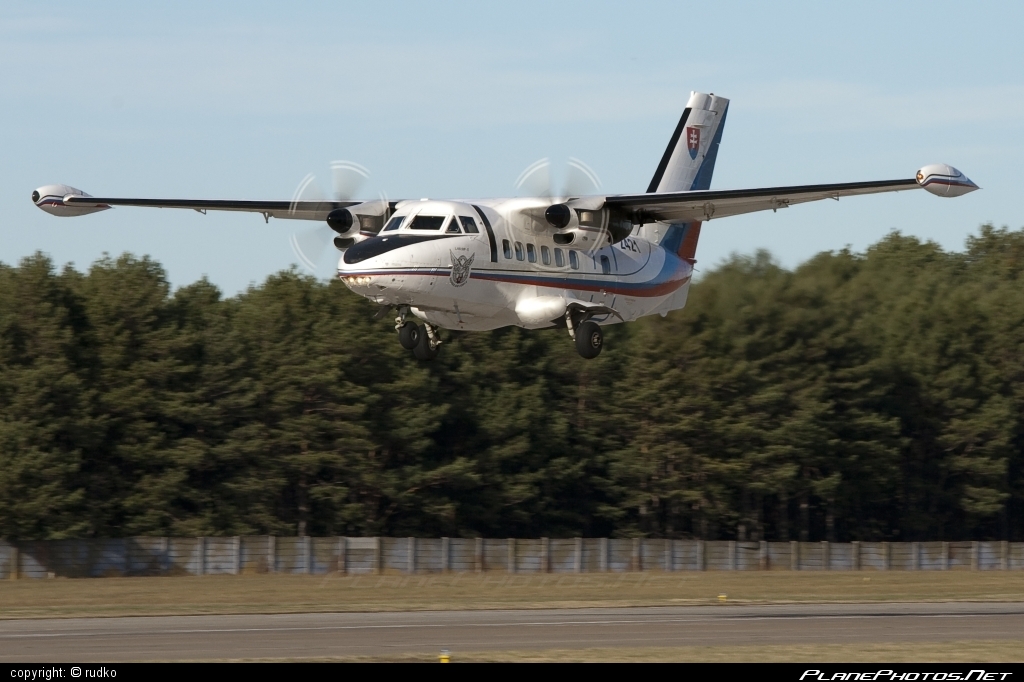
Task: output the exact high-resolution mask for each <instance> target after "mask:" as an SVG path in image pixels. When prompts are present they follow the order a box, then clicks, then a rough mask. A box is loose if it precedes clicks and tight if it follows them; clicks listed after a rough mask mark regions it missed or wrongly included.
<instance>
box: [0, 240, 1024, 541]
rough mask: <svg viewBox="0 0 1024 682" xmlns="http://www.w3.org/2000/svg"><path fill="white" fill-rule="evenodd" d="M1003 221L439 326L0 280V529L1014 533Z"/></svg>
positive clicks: (1009, 244)
mask: <svg viewBox="0 0 1024 682" xmlns="http://www.w3.org/2000/svg"><path fill="white" fill-rule="evenodd" d="M1022 284H1024V231H1009V230H1006V229H994V228H992V227H990V226H986V227H983V228H981V230H980V232H979V233H978V234H977V236H975V237H972V238H970V239H969V240H968V242H967V244H966V246H965V249H964V251H963V252H953V253H951V252H946V251H944V250H942V249H941V248H939V247H938V246H937V245H935V244H933V243H926V242H921V241H919V240H917V239H914V238H909V237H905V236H901V235H899V234H895V233H894V234H891V235H889V236H888V237H887V238H885V239H883V240H882V241H880V242H879V243H878V244H876V245H874V246H872V247H871V248H869V249H868V250H867V251H866V252H864V253H853V252H849V251H840V252H833V253H822V254H820V255H818V256H817V257H815V258H813V259H811V260H810V261H808V262H806V263H804V264H803V265H801V266H800V267H798V268H797V269H796V270H794V271H790V270H786V269H783V268H781V267H780V266H778V265H777V264H776V263H775V262H773V260H772V259H771V257H770V256H769V255H768V254H767V253H759V254H757V255H756V256H753V257H733V258H732V259H731V260H729V261H727V262H725V263H722V264H720V265H718V266H716V267H715V268H714V269H710V270H706V271H705V272H703V273H702V276H701V278H700V280H699V282H697V283H696V284H694V286H693V287H692V289H691V292H690V301H689V304H688V306H687V308H686V309H685V310H682V311H677V312H674V313H671V314H669V315H668V317H667V318H664V319H663V318H661V317H653V318H649V319H644V320H641V321H639V322H636V323H632V324H628V325H616V326H612V327H608V328H607V333H606V344H605V350H604V353H603V354H602V355H601V356H600V357H599V358H598V359H596V360H589V361H588V360H583V359H581V358H579V357H578V356H577V354H576V351H575V349H574V347H573V346H572V344H571V342H570V340H569V338H568V335H567V334H566V333H565V330H564V329H557V330H546V331H532V332H531V331H523V330H520V329H514V328H510V329H503V330H499V331H496V332H491V333H451V332H446V333H445V339H446V343H445V345H444V346H443V348H442V352H441V354H440V356H439V357H438V358H437V360H435V361H434V362H432V363H419V362H417V361H416V360H414V359H413V357H412V354H411V353H410V352H408V351H405V350H403V349H402V348H401V347H400V346H399V344H398V341H397V339H396V335H395V332H394V328H393V322H392V320H391V319H390V318H391V317H392V316H388V317H386V318H385V319H382V320H374V319H373V315H374V313H375V312H376V307H375V306H372V305H371V304H369V303H367V302H366V301H364V300H363V299H361V298H359V297H358V296H356V295H354V294H352V293H350V292H349V291H347V290H346V289H345V287H344V286H342V285H341V284H339V283H338V282H331V283H330V284H327V283H321V282H317V281H316V280H314V279H311V278H309V277H306V276H303V275H301V274H299V273H297V272H294V271H289V272H281V273H279V274H276V275H274V276H272V277H270V278H268V279H267V280H266V282H264V283H263V284H261V285H259V286H255V287H252V288H250V289H249V290H248V291H246V292H245V293H242V294H240V295H238V296H235V297H232V298H224V297H223V296H222V295H221V293H220V292H219V291H218V290H217V288H216V287H214V286H213V285H211V284H210V283H208V282H207V281H199V282H196V283H194V284H192V285H190V286H186V287H182V288H180V289H178V290H176V291H172V289H171V287H170V285H169V284H168V281H167V277H166V273H165V272H164V271H163V270H162V268H161V267H160V265H159V264H157V263H155V262H154V261H152V260H150V259H148V258H141V259H140V258H136V257H132V256H128V255H126V256H122V257H120V258H117V259H104V260H101V261H99V262H97V263H95V264H93V265H92V267H91V268H90V269H89V270H88V272H86V273H81V272H78V271H76V270H75V269H73V268H71V267H65V268H64V269H63V270H59V269H57V268H56V267H55V266H54V264H53V263H52V262H51V261H50V260H49V259H48V258H46V257H45V256H43V255H36V256H34V257H31V258H27V259H25V260H24V261H22V262H21V263H20V264H19V265H17V266H16V267H15V266H7V265H0V537H4V538H8V539H17V540H21V539H47V538H66V537H94V536H95V537H111V536H115V537H116V536H127V535H181V536H195V535H238V534H255V533H273V534H279V535H289V534H310V535H393V536H406V535H417V536H422V537H429V536H479V535H483V536H487V537H539V536H549V537H565V536H574V535H584V536H636V535H642V536H650V537H678V538H689V537H698V538H705V539H741V540H743V539H746V540H759V539H766V540H787V539H807V540H826V539H827V540H834V541H848V540H960V539H978V540H981V539H1009V540H1024V476H1022V465H1024V291H1022Z"/></svg>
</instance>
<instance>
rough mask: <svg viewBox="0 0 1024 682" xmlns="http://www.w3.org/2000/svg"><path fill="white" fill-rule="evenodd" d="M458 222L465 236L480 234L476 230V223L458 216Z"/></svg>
mask: <svg viewBox="0 0 1024 682" xmlns="http://www.w3.org/2000/svg"><path fill="white" fill-rule="evenodd" d="M459 220H461V221H462V229H463V230H465V232H466V234H480V230H478V229H477V228H476V221H475V220H473V219H472V218H469V217H466V216H459Z"/></svg>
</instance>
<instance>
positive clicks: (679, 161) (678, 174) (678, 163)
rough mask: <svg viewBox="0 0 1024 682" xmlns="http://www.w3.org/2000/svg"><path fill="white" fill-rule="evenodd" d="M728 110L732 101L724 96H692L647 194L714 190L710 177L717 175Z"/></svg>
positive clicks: (698, 94)
mask: <svg viewBox="0 0 1024 682" xmlns="http://www.w3.org/2000/svg"><path fill="white" fill-rule="evenodd" d="M728 110H729V100H727V99H725V98H724V97H715V96H714V95H705V94H703V93H700V92H694V93H690V101H689V102H687V103H686V109H685V110H684V111H683V116H682V118H680V119H679V125H677V126H676V130H675V132H674V133H672V139H671V140H669V143H668V148H666V149H665V154H664V156H662V157H661V163H659V164H658V170H657V171H656V172H655V173H654V177H653V178H652V179H651V184H650V186H648V188H647V191H648V192H685V191H687V190H695V189H711V174H712V173H714V172H715V159H716V158H718V145H720V144H721V143H722V129H723V128H724V127H725V115H726V113H728Z"/></svg>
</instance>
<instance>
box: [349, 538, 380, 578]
mask: <svg viewBox="0 0 1024 682" xmlns="http://www.w3.org/2000/svg"><path fill="white" fill-rule="evenodd" d="M377 546H378V545H377V538H345V563H346V566H347V567H348V572H349V573H356V574H360V573H374V572H375V571H376V570H377Z"/></svg>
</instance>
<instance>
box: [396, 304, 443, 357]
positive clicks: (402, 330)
mask: <svg viewBox="0 0 1024 682" xmlns="http://www.w3.org/2000/svg"><path fill="white" fill-rule="evenodd" d="M408 314H409V308H408V307H407V306H402V307H401V308H399V309H398V317H396V318H395V330H396V331H397V332H398V342H399V343H400V344H402V348H405V349H406V350H411V351H412V354H413V355H415V356H416V359H417V360H433V359H434V358H436V357H437V354H438V352H439V351H440V350H441V338H440V337H439V336H438V334H437V330H436V329H434V327H433V326H432V325H431V324H429V323H427V322H424V323H423V324H416V323H415V322H409V321H406V316H408Z"/></svg>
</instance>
